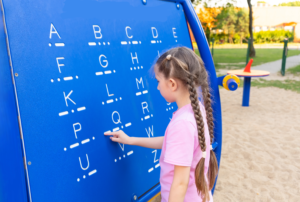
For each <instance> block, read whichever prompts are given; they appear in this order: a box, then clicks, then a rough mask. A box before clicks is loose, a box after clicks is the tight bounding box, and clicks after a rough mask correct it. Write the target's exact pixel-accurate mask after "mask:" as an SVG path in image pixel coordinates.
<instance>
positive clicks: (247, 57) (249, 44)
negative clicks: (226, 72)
mask: <svg viewBox="0 0 300 202" xmlns="http://www.w3.org/2000/svg"><path fill="white" fill-rule="evenodd" d="M251 40H252V39H251V38H249V39H248V49H247V55H246V65H247V64H248V62H249V54H250V47H251Z"/></svg>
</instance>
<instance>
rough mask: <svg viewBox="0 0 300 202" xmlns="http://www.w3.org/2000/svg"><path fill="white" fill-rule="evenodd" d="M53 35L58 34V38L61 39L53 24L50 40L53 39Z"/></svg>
mask: <svg viewBox="0 0 300 202" xmlns="http://www.w3.org/2000/svg"><path fill="white" fill-rule="evenodd" d="M52 34H57V36H58V38H59V39H60V36H59V34H58V32H57V31H56V29H55V27H54V25H53V24H52V23H51V26H50V36H49V38H50V39H51V38H52Z"/></svg>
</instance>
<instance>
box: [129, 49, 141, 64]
mask: <svg viewBox="0 0 300 202" xmlns="http://www.w3.org/2000/svg"><path fill="white" fill-rule="evenodd" d="M130 54H131V60H132V64H134V60H136V62H137V63H138V64H139V60H138V57H137V54H136V52H135V57H133V56H132V53H130Z"/></svg>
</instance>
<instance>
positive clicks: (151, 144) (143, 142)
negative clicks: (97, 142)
mask: <svg viewBox="0 0 300 202" xmlns="http://www.w3.org/2000/svg"><path fill="white" fill-rule="evenodd" d="M104 135H108V136H111V137H110V139H111V140H112V141H114V142H118V143H122V144H129V145H136V146H141V147H147V148H152V149H161V148H162V144H163V141H164V137H163V136H162V137H153V138H141V137H129V136H128V135H126V134H125V133H124V132H123V131H122V130H119V131H117V132H112V133H104Z"/></svg>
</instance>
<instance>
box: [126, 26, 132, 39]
mask: <svg viewBox="0 0 300 202" xmlns="http://www.w3.org/2000/svg"><path fill="white" fill-rule="evenodd" d="M128 29H131V27H129V26H127V27H125V31H126V35H127V37H128V38H129V39H131V38H132V37H133V36H132V35H131V36H129V35H128Z"/></svg>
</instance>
